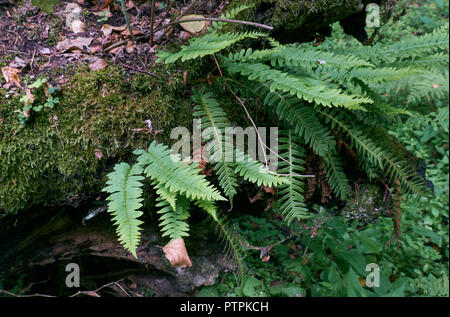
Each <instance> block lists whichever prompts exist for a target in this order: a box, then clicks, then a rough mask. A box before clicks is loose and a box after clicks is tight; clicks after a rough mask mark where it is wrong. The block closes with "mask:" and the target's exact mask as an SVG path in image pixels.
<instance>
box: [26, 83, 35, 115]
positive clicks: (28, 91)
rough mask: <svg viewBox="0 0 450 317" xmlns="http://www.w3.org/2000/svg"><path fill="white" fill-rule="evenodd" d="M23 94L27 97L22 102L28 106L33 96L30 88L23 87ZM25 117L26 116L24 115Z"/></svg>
mask: <svg viewBox="0 0 450 317" xmlns="http://www.w3.org/2000/svg"><path fill="white" fill-rule="evenodd" d="M25 94H26V95H27V99H26V100H25V102H24V104H25V106H29V105H31V104H32V103H33V101H34V96H33V94H32V93H31V90H30V88H25ZM26 117H28V116H26Z"/></svg>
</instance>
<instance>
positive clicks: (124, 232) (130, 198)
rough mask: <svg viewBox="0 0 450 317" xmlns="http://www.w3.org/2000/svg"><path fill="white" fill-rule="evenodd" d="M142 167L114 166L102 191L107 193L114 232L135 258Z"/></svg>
mask: <svg viewBox="0 0 450 317" xmlns="http://www.w3.org/2000/svg"><path fill="white" fill-rule="evenodd" d="M141 174H142V167H141V166H139V165H137V164H135V165H133V166H132V167H130V166H129V165H128V164H127V163H120V164H117V165H116V166H114V171H113V172H111V173H109V174H108V181H107V182H106V184H107V185H108V186H107V187H106V188H104V190H103V191H105V192H107V193H109V196H108V198H107V199H106V200H107V201H109V203H108V212H109V213H111V214H112V216H113V219H112V221H113V223H114V225H116V226H117V229H116V232H117V234H118V236H119V241H120V243H121V244H122V245H123V246H124V248H125V249H126V250H128V251H130V252H131V254H133V256H134V257H136V258H137V255H136V249H137V246H138V244H139V240H140V231H141V228H140V227H139V226H140V225H141V224H142V221H140V220H139V219H138V218H139V217H140V216H141V215H142V212H141V211H139V208H141V207H142V203H141V202H142V200H143V198H142V183H141V181H142V180H143V179H144V177H143V176H141Z"/></svg>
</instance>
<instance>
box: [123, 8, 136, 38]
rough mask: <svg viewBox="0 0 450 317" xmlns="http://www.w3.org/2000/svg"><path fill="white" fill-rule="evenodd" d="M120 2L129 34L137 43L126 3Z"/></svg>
mask: <svg viewBox="0 0 450 317" xmlns="http://www.w3.org/2000/svg"><path fill="white" fill-rule="evenodd" d="M119 1H120V5H121V6H122V11H123V17H124V18H125V23H126V24H127V28H128V32H130V37H131V39H132V40H133V41H134V42H135V41H136V40H135V38H134V34H133V30H132V29H131V25H130V21H129V20H128V15H127V8H126V7H125V2H123V0H119Z"/></svg>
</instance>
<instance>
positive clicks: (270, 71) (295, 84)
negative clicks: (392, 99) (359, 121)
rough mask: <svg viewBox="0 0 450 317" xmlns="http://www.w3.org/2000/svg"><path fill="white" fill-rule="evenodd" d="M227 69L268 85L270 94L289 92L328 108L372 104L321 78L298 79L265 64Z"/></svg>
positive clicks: (235, 65) (241, 63)
mask: <svg viewBox="0 0 450 317" xmlns="http://www.w3.org/2000/svg"><path fill="white" fill-rule="evenodd" d="M225 68H226V69H227V70H228V71H229V72H230V73H232V74H236V73H238V74H241V75H243V76H246V77H247V78H248V79H249V80H259V81H262V82H265V83H268V84H269V85H270V86H269V87H270V91H271V92H274V91H276V90H278V91H282V92H287V93H289V94H291V95H292V96H297V98H299V99H302V100H306V101H308V102H312V103H316V104H318V105H322V106H326V107H344V108H348V109H353V110H355V109H358V110H364V109H365V108H364V107H362V106H361V104H364V103H372V100H371V99H370V98H367V97H361V96H355V95H346V94H344V93H342V91H341V90H340V89H337V88H329V87H327V86H326V84H325V83H324V82H322V81H320V80H318V79H315V78H312V77H307V76H303V77H300V76H295V75H293V74H289V73H285V72H283V71H280V70H278V69H274V68H271V67H270V66H268V65H265V64H261V63H254V64H249V63H244V62H236V63H230V62H227V63H225Z"/></svg>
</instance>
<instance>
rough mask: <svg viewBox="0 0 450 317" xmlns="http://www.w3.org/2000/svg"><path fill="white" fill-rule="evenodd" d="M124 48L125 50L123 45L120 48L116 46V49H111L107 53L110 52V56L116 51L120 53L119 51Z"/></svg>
mask: <svg viewBox="0 0 450 317" xmlns="http://www.w3.org/2000/svg"><path fill="white" fill-rule="evenodd" d="M124 48H125V45H121V46H118V47H116V48H113V49H111V50H109V52H110V53H111V54H116V53H117V52H118V51H120V50H122V49H124Z"/></svg>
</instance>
